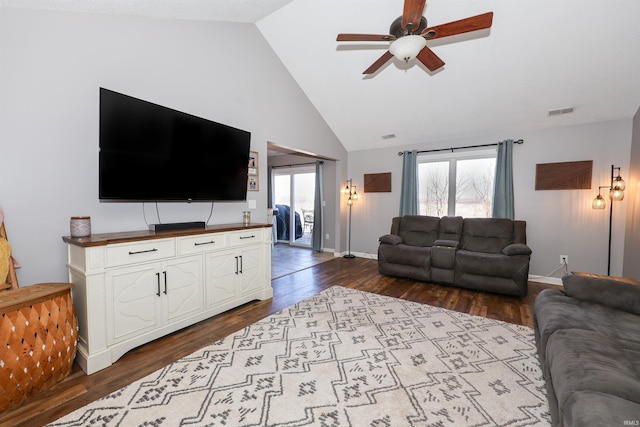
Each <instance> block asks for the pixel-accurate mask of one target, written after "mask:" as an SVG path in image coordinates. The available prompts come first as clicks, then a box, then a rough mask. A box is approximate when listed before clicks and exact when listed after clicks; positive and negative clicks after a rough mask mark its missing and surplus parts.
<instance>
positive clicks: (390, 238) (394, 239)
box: [378, 234, 403, 245]
mask: <svg viewBox="0 0 640 427" xmlns="http://www.w3.org/2000/svg"><path fill="white" fill-rule="evenodd" d="M378 241H379V242H380V243H386V244H388V245H399V244H400V243H402V242H403V240H402V237H400V236H398V235H397V234H385V235H384V236H380V238H379V239H378Z"/></svg>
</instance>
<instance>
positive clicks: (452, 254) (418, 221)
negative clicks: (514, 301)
mask: <svg viewBox="0 0 640 427" xmlns="http://www.w3.org/2000/svg"><path fill="white" fill-rule="evenodd" d="M379 240H380V245H379V246H378V270H379V271H380V273H382V274H386V275H389V276H398V277H404V278H410V279H415V280H421V281H425V282H432V283H441V284H446V285H454V286H458V287H462V288H468V289H475V290H482V291H488V292H495V293H501V294H507V295H516V296H524V295H526V294H527V290H528V286H527V280H528V277H529V259H530V257H531V249H530V248H529V247H528V246H527V245H526V243H527V241H526V240H527V238H526V222H525V221H513V220H510V219H504V218H462V217H442V218H438V217H432V216H422V215H407V216H403V217H396V218H393V220H392V223H391V233H390V234H386V235H384V236H382V237H380V239H379Z"/></svg>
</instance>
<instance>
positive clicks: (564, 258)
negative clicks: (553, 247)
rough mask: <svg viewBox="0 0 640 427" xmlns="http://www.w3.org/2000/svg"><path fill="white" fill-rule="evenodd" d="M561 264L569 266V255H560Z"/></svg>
mask: <svg viewBox="0 0 640 427" xmlns="http://www.w3.org/2000/svg"><path fill="white" fill-rule="evenodd" d="M560 264H562V265H565V264H566V265H569V256H568V255H560Z"/></svg>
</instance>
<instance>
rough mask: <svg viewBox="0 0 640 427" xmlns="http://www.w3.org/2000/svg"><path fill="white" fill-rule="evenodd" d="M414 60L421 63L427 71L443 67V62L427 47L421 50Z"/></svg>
mask: <svg viewBox="0 0 640 427" xmlns="http://www.w3.org/2000/svg"><path fill="white" fill-rule="evenodd" d="M416 58H418V61H420V62H422V63H423V64H424V66H425V67H427V68H428V69H429V71H435V70H437V69H438V68H440V67H442V66H443V65H444V61H443V60H442V59H440V57H439V56H438V55H436V54H435V53H433V51H432V50H431V49H429V48H428V47H427V46H425V47H423V48H422V50H421V51H420V53H418V56H417V57H416Z"/></svg>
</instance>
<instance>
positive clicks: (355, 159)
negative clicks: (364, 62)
mask: <svg viewBox="0 0 640 427" xmlns="http://www.w3.org/2000/svg"><path fill="white" fill-rule="evenodd" d="M631 125H632V122H631V120H617V121H609V122H599V123H591V124H586V125H576V126H568V127H559V128H549V129H544V130H538V131H522V132H515V133H514V132H511V133H510V134H509V135H498V136H494V137H482V138H481V139H480V138H478V139H466V140H456V141H441V142H437V143H431V144H428V145H427V144H425V145H424V146H415V147H414V146H412V147H394V148H388V149H381V150H364V151H357V152H351V153H349V165H348V170H349V175H350V176H351V177H352V178H353V179H354V183H356V184H357V185H358V188H362V184H363V179H364V177H363V175H364V174H365V173H378V172H391V173H392V175H391V177H392V192H391V193H361V198H360V200H359V201H358V202H356V203H354V205H353V217H354V219H353V229H352V239H353V241H352V245H351V250H352V251H353V252H357V253H364V254H377V239H378V237H379V236H381V235H383V234H386V233H388V232H389V229H390V227H391V218H392V217H394V216H397V215H398V207H399V203H400V185H401V173H402V158H401V157H399V156H398V155H397V153H398V151H402V150H405V149H407V150H408V149H418V150H420V149H431V148H448V147H455V146H464V145H475V144H486V143H492V142H497V141H500V140H504V139H507V138H512V139H519V138H523V139H524V140H525V143H524V144H523V145H517V146H515V147H514V150H513V151H514V158H513V160H514V186H515V212H516V218H517V219H523V220H526V221H527V238H528V244H529V245H530V246H531V248H532V250H533V255H532V258H531V268H530V274H532V275H539V276H544V275H547V274H548V273H550V272H551V271H553V270H554V269H555V268H556V267H558V266H559V256H560V255H561V254H563V255H568V256H569V268H570V269H571V270H575V271H587V272H592V273H600V274H606V270H607V249H608V212H609V210H608V209H605V210H604V211H596V210H593V209H591V201H592V200H593V198H594V197H595V196H596V195H597V186H598V185H608V182H609V180H610V174H611V164H615V165H616V166H621V167H622V171H623V174H625V173H626V171H628V170H629V169H628V168H629V150H630V141H631ZM578 160H593V182H592V189H591V190H564V191H535V169H536V164H537V163H553V162H565V161H578ZM625 209H626V200H625V201H622V202H617V203H616V205H615V206H614V233H613V255H612V274H618V275H619V274H621V272H622V255H623V249H624V221H625ZM560 276H561V273H557V274H556V275H555V277H560Z"/></svg>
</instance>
